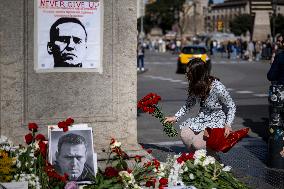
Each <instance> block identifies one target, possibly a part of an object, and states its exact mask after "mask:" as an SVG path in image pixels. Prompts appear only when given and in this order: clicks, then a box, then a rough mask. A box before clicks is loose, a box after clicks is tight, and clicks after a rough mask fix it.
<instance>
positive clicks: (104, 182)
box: [84, 139, 166, 189]
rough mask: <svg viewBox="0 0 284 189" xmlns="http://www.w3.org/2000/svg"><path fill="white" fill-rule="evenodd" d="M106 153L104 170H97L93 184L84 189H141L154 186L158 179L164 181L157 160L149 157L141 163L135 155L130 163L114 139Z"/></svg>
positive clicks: (139, 158) (139, 157)
mask: <svg viewBox="0 0 284 189" xmlns="http://www.w3.org/2000/svg"><path fill="white" fill-rule="evenodd" d="M107 153H108V157H109V159H108V161H107V166H106V168H105V169H104V171H102V170H99V171H98V173H97V175H96V179H95V183H94V184H93V185H88V186H85V187H84V188H85V189H89V188H90V189H91V188H116V189H120V188H121V189H125V188H129V189H130V188H131V189H142V188H147V187H150V186H155V184H157V183H158V182H159V178H160V179H166V178H163V175H164V173H163V165H162V164H161V163H160V162H159V161H158V160H157V159H152V158H150V155H149V157H148V158H147V157H146V158H145V161H144V162H142V157H141V156H139V155H136V156H135V157H134V162H133V161H132V162H131V161H130V158H129V156H128V155H127V154H126V153H125V152H124V151H123V150H122V149H121V143H120V142H118V141H117V140H115V139H111V142H110V148H109V151H108V152H107ZM146 159H147V160H146ZM151 159H152V160H151ZM159 185H160V186H162V185H161V184H159Z"/></svg>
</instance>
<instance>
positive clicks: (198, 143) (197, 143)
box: [192, 131, 206, 150]
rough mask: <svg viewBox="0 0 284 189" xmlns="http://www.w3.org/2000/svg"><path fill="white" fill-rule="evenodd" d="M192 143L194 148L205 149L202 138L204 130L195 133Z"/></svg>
mask: <svg viewBox="0 0 284 189" xmlns="http://www.w3.org/2000/svg"><path fill="white" fill-rule="evenodd" d="M192 145H193V147H194V148H195V149H196V150H200V149H206V141H205V140H204V131H201V132H199V133H198V134H197V133H196V134H195V136H194V137H193V141H192Z"/></svg>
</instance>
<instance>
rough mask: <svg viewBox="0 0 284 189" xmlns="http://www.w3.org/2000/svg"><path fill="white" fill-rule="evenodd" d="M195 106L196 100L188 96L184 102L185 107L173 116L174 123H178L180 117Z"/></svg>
mask: <svg viewBox="0 0 284 189" xmlns="http://www.w3.org/2000/svg"><path fill="white" fill-rule="evenodd" d="M195 104H196V98H195V97H193V96H189V97H188V98H187V100H186V103H185V105H183V106H182V107H181V108H180V110H179V111H178V112H177V113H176V114H175V117H176V121H178V120H179V119H180V118H181V117H182V116H184V115H185V114H186V113H188V112H189V110H190V109H191V108H192V107H193V106H194V105H195Z"/></svg>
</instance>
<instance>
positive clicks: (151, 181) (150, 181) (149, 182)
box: [145, 180, 156, 187]
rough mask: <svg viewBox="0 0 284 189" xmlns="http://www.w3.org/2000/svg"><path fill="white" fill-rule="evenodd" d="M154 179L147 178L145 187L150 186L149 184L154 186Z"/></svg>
mask: <svg viewBox="0 0 284 189" xmlns="http://www.w3.org/2000/svg"><path fill="white" fill-rule="evenodd" d="M155 181H156V180H148V181H147V182H146V184H145V185H146V187H151V186H153V187H155Z"/></svg>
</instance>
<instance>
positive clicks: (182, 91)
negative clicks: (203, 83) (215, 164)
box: [137, 52, 284, 189]
mask: <svg viewBox="0 0 284 189" xmlns="http://www.w3.org/2000/svg"><path fill="white" fill-rule="evenodd" d="M177 57H178V55H176V54H175V55H172V54H170V53H154V52H147V53H146V55H145V68H146V71H145V72H143V73H141V72H139V73H138V89H137V90H138V100H139V99H141V98H142V97H143V96H145V95H146V94H148V93H150V92H153V93H157V94H158V95H160V96H161V98H162V100H161V102H159V106H161V107H162V111H163V112H164V113H165V114H166V115H174V114H175V113H176V112H177V111H178V110H179V108H180V107H181V106H182V105H183V104H184V102H185V99H186V97H187V80H186V78H185V75H184V74H176V60H177ZM211 60H212V74H211V75H214V76H216V77H218V78H219V79H220V81H221V82H222V83H223V84H224V85H225V86H226V87H227V88H228V90H229V92H230V94H231V96H232V98H233V100H234V101H235V103H236V105H237V112H236V117H235V120H234V123H233V125H232V128H233V129H234V130H237V129H240V128H244V127H249V128H250V129H251V131H250V132H249V136H248V137H246V138H245V139H243V140H242V141H241V142H239V143H238V144H237V145H236V146H235V147H234V148H233V149H231V150H230V152H228V153H224V154H223V153H220V159H221V161H222V163H224V164H228V165H231V166H232V167H233V169H234V170H235V172H234V173H235V174H237V175H239V176H240V175H241V176H240V177H243V178H244V179H243V180H245V182H247V183H248V184H249V185H250V186H251V187H252V188H263V189H265V188H273V187H275V188H284V183H283V178H284V172H283V171H280V170H274V169H269V168H268V167H267V166H266V163H267V140H268V99H267V97H268V88H269V85H270V83H269V81H267V79H266V73H267V71H268V70H269V68H270V64H269V63H268V61H259V62H254V61H253V62H248V61H244V60H228V59H226V58H221V57H220V56H216V57H214V56H213V57H211ZM197 111H198V106H196V107H195V108H193V109H192V110H191V111H190V112H189V114H188V115H186V116H184V117H183V119H181V120H180V121H179V122H178V123H177V124H176V129H177V130H178V131H179V128H178V125H179V123H181V122H182V121H183V120H185V119H186V118H187V117H188V116H191V117H192V116H195V114H196V113H197ZM137 124H138V142H139V143H140V144H141V145H143V146H144V147H145V148H146V149H151V150H153V156H154V157H156V158H158V159H159V160H160V161H165V160H166V158H167V156H168V155H169V154H171V155H172V154H178V153H180V152H186V149H185V148H184V145H183V144H182V142H181V140H180V137H179V136H178V137H174V138H169V137H167V136H166V135H165V134H164V133H163V131H162V125H161V124H160V123H159V121H158V120H157V119H156V118H154V117H152V116H151V115H149V114H146V113H143V112H141V111H140V110H138V118H137ZM236 157H237V158H236ZM246 179H248V180H249V181H248V180H246ZM266 184H267V185H266Z"/></svg>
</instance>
